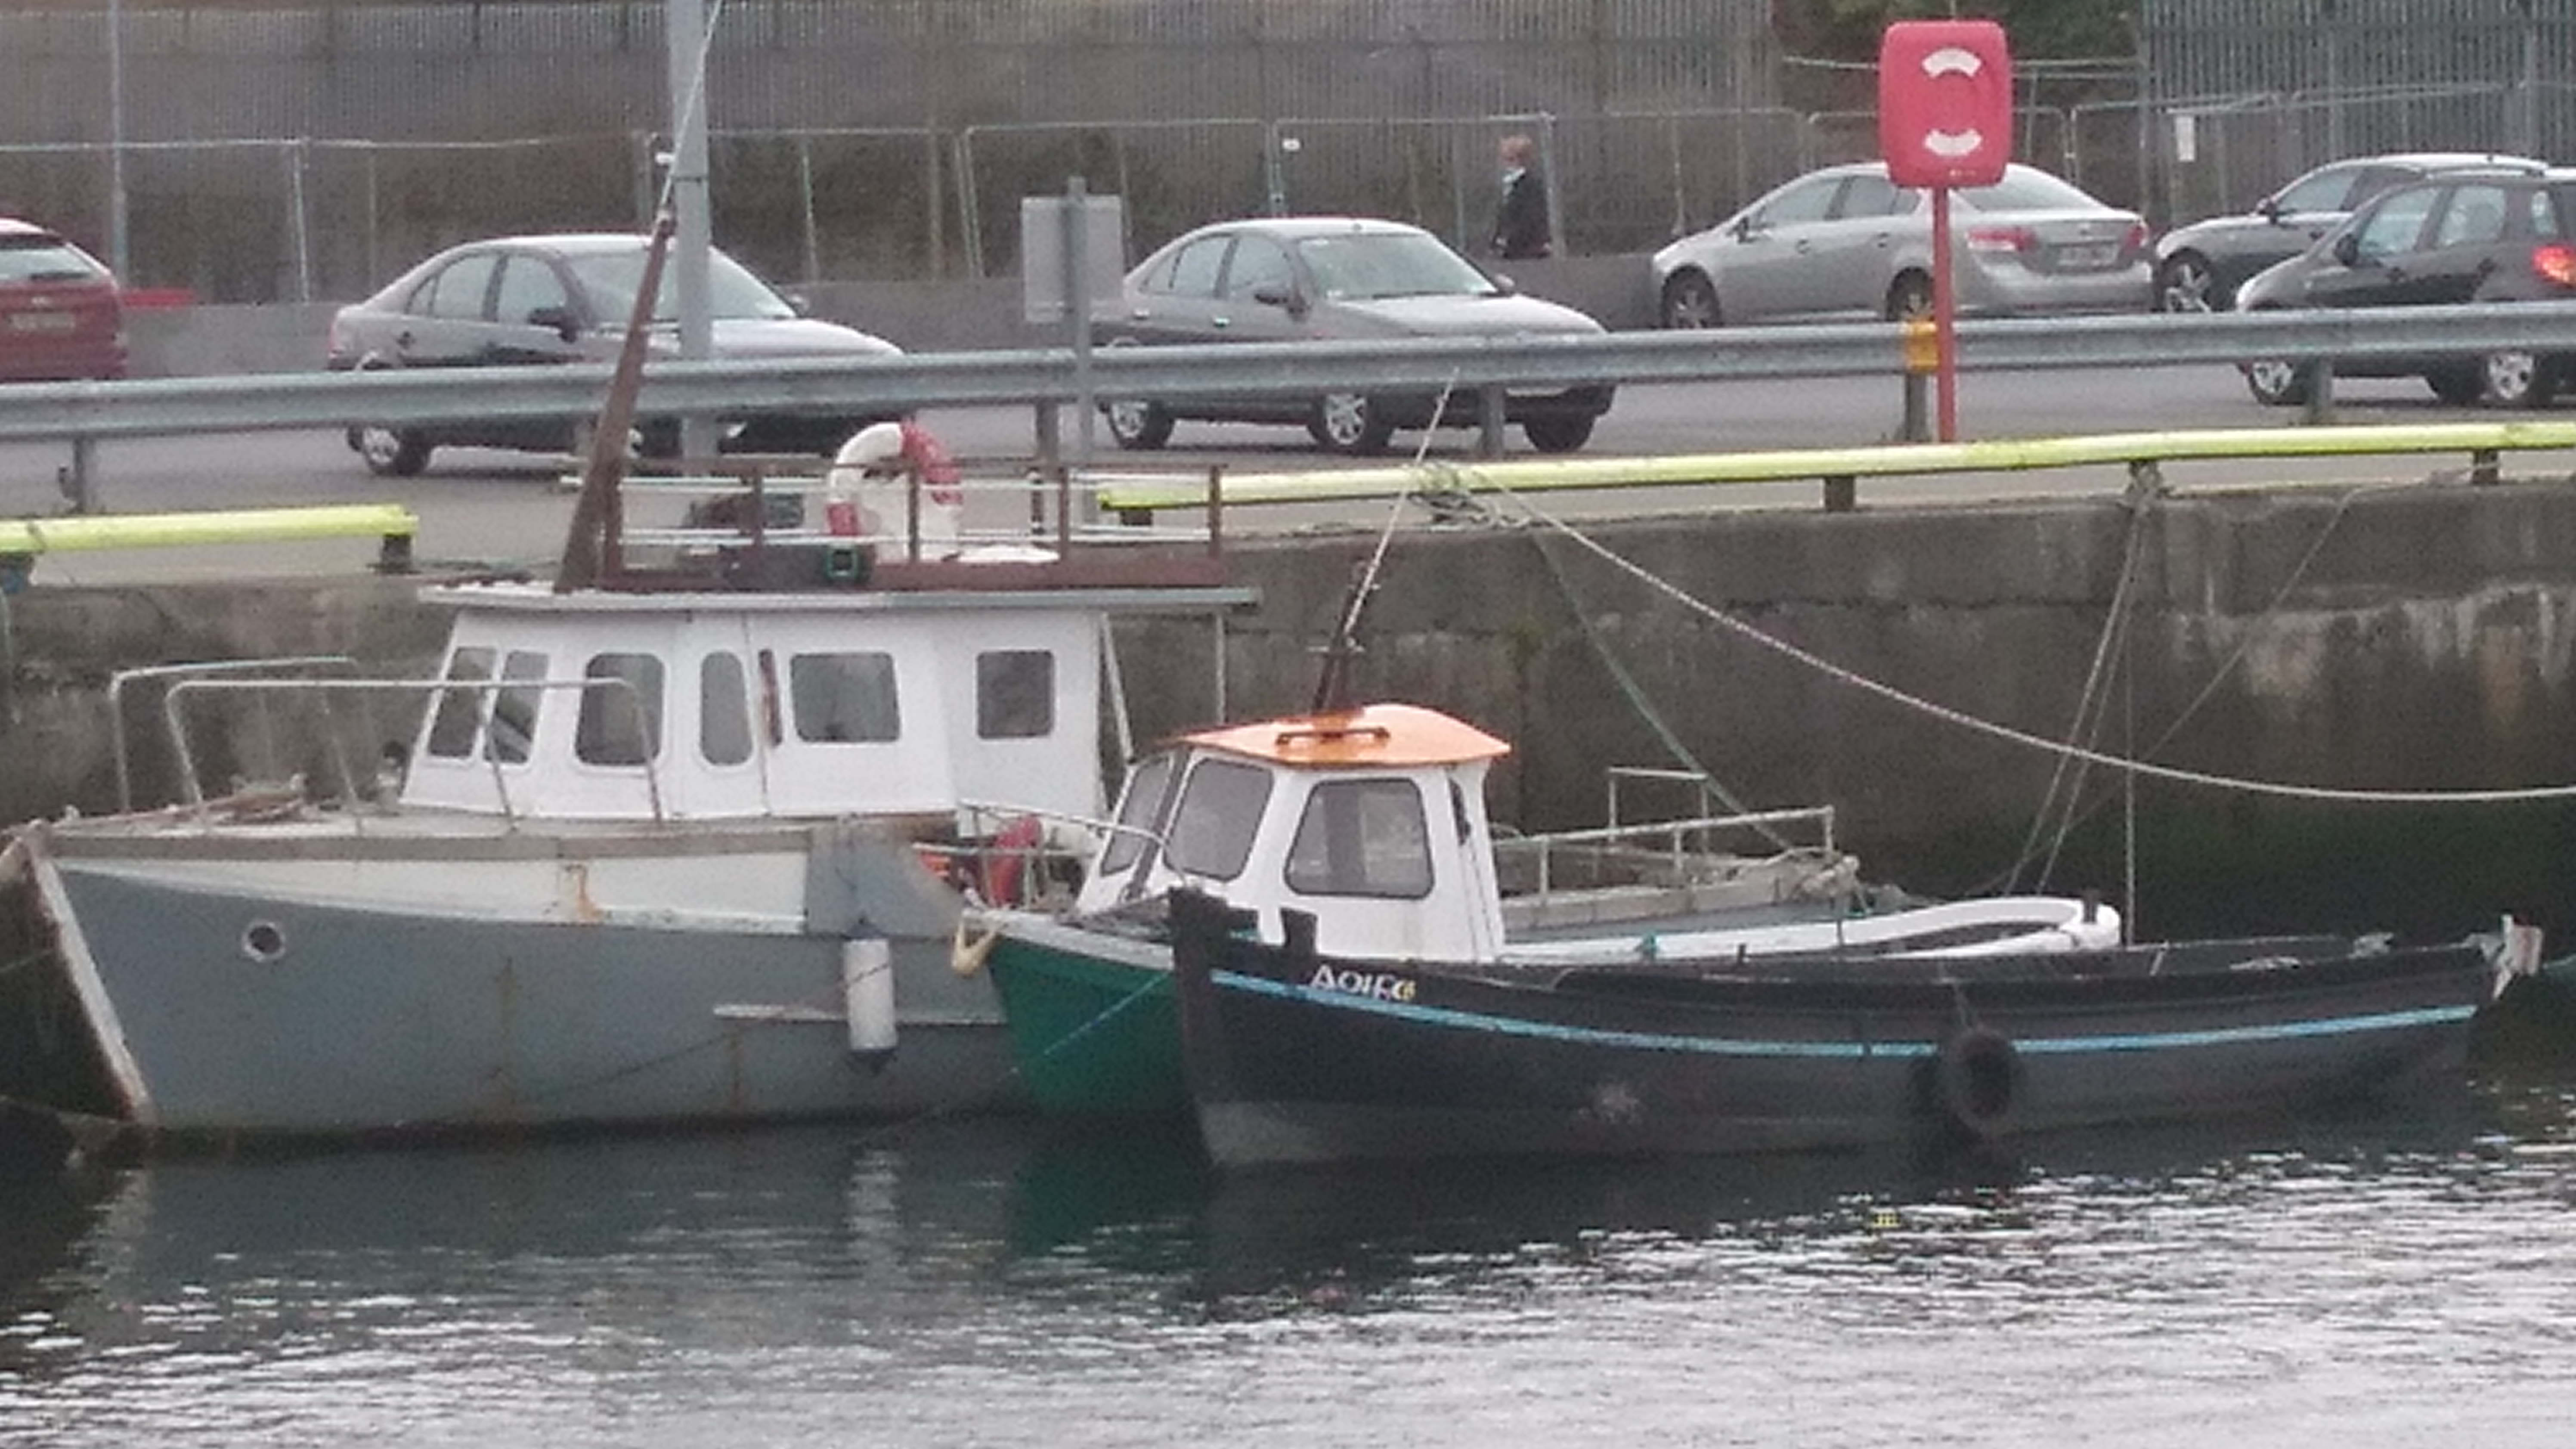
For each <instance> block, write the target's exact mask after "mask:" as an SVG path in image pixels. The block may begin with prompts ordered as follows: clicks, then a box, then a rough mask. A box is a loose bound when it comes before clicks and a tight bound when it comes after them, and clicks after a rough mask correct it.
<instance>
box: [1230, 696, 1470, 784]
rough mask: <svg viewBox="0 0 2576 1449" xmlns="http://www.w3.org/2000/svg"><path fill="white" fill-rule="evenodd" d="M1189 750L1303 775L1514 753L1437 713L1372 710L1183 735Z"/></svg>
mask: <svg viewBox="0 0 2576 1449" xmlns="http://www.w3.org/2000/svg"><path fill="white" fill-rule="evenodd" d="M1181 741H1182V743H1184V744H1192V745H1199V746H1203V747H1205V748H1207V749H1212V750H1223V751H1225V752H1227V753H1229V754H1236V755H1243V756H1247V757H1249V758H1251V759H1255V760H1266V761H1269V762H1270V763H1272V764H1275V765H1285V766H1288V767H1291V768H1301V769H1317V768H1322V769H1353V768H1366V767H1372V766H1376V767H1387V766H1406V765H1457V764H1464V763H1466V762H1468V761H1470V760H1490V759H1495V758H1497V757H1500V756H1503V755H1507V754H1510V753H1511V750H1512V747H1511V746H1510V745H1507V744H1505V743H1503V742H1502V741H1501V740H1498V739H1496V738H1494V737H1493V736H1492V735H1489V734H1487V733H1485V732H1484V731H1483V730H1480V729H1478V728H1476V727H1475V726H1474V725H1471V724H1468V723H1467V722H1465V721H1464V720H1457V719H1452V718H1450V717H1449V716H1447V715H1445V714H1442V713H1440V712H1439V711H1438V710H1431V709H1424V708H1422V707H1421V706H1419V705H1412V704H1370V705H1362V706H1361V707H1359V708H1358V709H1351V710H1341V711H1338V712H1336V713H1332V714H1309V715H1289V716H1287V717H1285V718H1282V719H1269V720H1261V721H1258V722H1257V723H1253V724H1240V725H1224V726H1220V727H1219V728H1216V729H1210V730H1201V731H1198V732H1197V733H1195V734H1187V735H1183V736H1181Z"/></svg>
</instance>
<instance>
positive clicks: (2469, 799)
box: [1486, 479, 2576, 805]
mask: <svg viewBox="0 0 2576 1449" xmlns="http://www.w3.org/2000/svg"><path fill="white" fill-rule="evenodd" d="M1486 486H1488V487H1491V488H1493V489H1495V490H1496V491H1497V492H1500V493H1502V494H1503V495H1504V496H1505V497H1508V498H1510V499H1511V500H1512V501H1513V502H1514V503H1515V504H1516V505H1518V506H1519V507H1520V508H1521V509H1522V510H1524V511H1525V512H1527V513H1528V515H1529V516H1530V517H1531V518H1532V519H1534V520H1536V521H1537V522H1538V523H1540V524H1542V525H1544V526H1546V527H1548V528H1551V529H1554V530H1555V531H1557V532H1558V533H1561V534H1564V535H1565V536H1566V537H1567V538H1569V539H1571V540H1573V541H1574V543H1575V544H1576V545H1577V546H1578V547H1581V548H1583V549H1584V550H1586V551H1587V552H1589V553H1591V554H1593V555H1594V556H1596V557H1598V558H1600V559H1601V560H1602V561H1603V562H1604V563H1607V564H1609V565H1610V566H1611V567H1612V568H1615V569H1617V570H1619V571H1620V572H1621V573H1624V574H1627V575H1628V576H1629V577H1631V578H1633V579H1635V580H1637V581H1638V582H1639V583H1641V584H1644V585H1645V586H1646V587H1647V588H1649V589H1652V590H1653V591H1655V592H1656V593H1659V594H1662V595H1663V596H1665V597H1666V598H1669V599H1671V600H1672V601H1673V602H1675V603H1677V604H1679V605H1681V606H1682V607H1683V608H1686V609H1688V610H1690V611H1691V612H1692V613H1695V614H1697V615H1699V616H1700V617H1702V618H1704V619H1706V620H1708V621H1709V622H1710V623H1712V624H1715V625H1716V626H1718V627H1719V628H1721V629H1724V630H1726V631H1727V632H1729V633H1732V634H1734V635H1736V636H1737V637H1739V638H1741V639H1744V640H1746V641H1747V642H1749V643H1752V644H1754V645H1757V646H1758V647H1760V648H1763V649H1767V650H1770V651H1771V652H1772V653H1775V654H1778V655H1780V656H1782V657H1783V658H1786V659H1789V660H1792V661H1794V662H1796V663H1798V664H1802V665H1804V666H1806V667H1807V668H1809V669H1813V670H1815V671H1816V672H1818V673H1820V674H1822V675H1824V676H1825V677H1827V678H1829V679H1833V680H1836V681H1838V682H1840V683H1843V684H1847V685H1849V686H1851V687H1852V688H1854V689H1858V690H1861V691H1863V692H1864V693H1868V694H1872V695H1875V696H1877V697H1878V698H1880V699H1884V700H1886V701H1888V702H1889V703H1891V704H1896V705H1899V706H1902V707H1903V708H1906V709H1910V710H1913V711H1915V712H1917V713H1919V714H1924V715H1928V716H1930V717H1931V718H1934V719H1937V720H1940V721H1942V722H1943V723H1945V724H1951V725H1955V726H1957V727H1959V728H1961V729H1964V730H1968V731H1971V732H1973V733H1976V734H1981V735H1985V736H1987V737H1988V738H1990V739H1996V740H2001V741H2003V742H2005V743H2007V744H2013V745H2019V746H2021V747H2023V748H2026V749H2031V750H2037V751H2040V752H2042V753H2047V754H2062V755H2069V756H2073V757H2075V758H2078V759H2081V760H2083V761H2085V762H2087V763H2089V764H2094V765H2099V766H2101V767H2103V768H2104V769H2110V770H2120V771H2125V772H2127V773H2129V774H2132V775H2142V776H2145V777H2147V778H2150V779H2158V780H2169V781H2172V782H2174V783H2177V784H2184V785H2200V786H2206V787H2209V788H2213V789H2222V790H2236V791H2241V792H2244V793H2246V794H2253V795H2269V796H2276V797H2280V798H2283V799H2292V800H2331V801H2338V802H2342V803H2347V804H2396V805H2497V804H2511V803H2521V802H2530V801H2543V800H2568V799H2576V785H2534V786H2522V787H2517V788H2513V789H2467V790H2365V789H2352V788H2346V787H2337V786H2326V785H2299V784H2292V783H2289V782H2286V781H2280V780H2258V779H2253V778H2251V777H2248V776H2243V775H2225V774H2219V773H2217V772H2215V771H2208V770H2187V769H2182V768H2180V767H2178V766H2173V765H2159V764H2156V763H2154V762H2152V761H2149V760H2143V759H2137V758H2133V757H2131V756H2128V755H2119V754H2112V753H2109V752H2107V751H2103V750H2097V749H2092V748H2089V747H2087V746H2083V745H2078V744H2073V743H2061V742H2059V741H2056V740H2051V739H2045V738H2043V737H2041V736H2038V735H2034V734H2031V733H2030V732H2028V731H2027V730H2020V729H2015V728H2013V727H2012V726H2010V725H2004V724H1998V723H1996V722H1994V721H1992V720H1987V719H1981V718H1979V717H1977V716H1975V715H1972V714H1969V713H1967V712H1965V711H1963V710H1957V709H1952V708H1950V707H1949V706H1947V705H1943V704H1937V703H1935V702H1933V701H1931V700H1928V699H1923V698H1920V697H1918V696H1915V695H1911V694H1908V693H1906V692H1905V691H1903V690H1901V689H1898V688H1896V687H1894V686H1893V685H1889V684H1884V683H1881V682H1880V681H1878V680H1876V679H1872V678H1870V677H1869V676H1867V675H1864V674H1860V673H1858V672H1856V671H1853V670H1850V669H1846V668H1844V667H1843V666H1842V665H1839V664H1836V663H1834V662H1833V661H1832V660H1829V659H1826V658H1823V657H1822V656H1820V655H1817V654H1815V653H1813V652H1811V651H1809V650H1806V649H1802V648H1800V647H1799V646H1797V645H1795V644H1792V643H1790V642H1788V641H1787V640H1785V639H1778V638H1774V637H1773V636H1771V635H1769V634H1766V633H1764V632H1763V631H1762V630H1760V629H1758V628H1755V627H1754V626H1753V625H1751V624H1748V623H1745V622H1744V621H1742V620H1740V619H1737V618H1736V617H1735V616H1733V615H1731V614H1729V613H1727V612H1726V611H1725V610H1723V609H1719V608H1717V607H1715V606H1714V605H1711V604H1707V603H1703V602H1702V601H1700V600H1699V599H1696V598H1693V597H1692V596H1691V595H1690V594H1688V593H1686V592H1684V591H1683V590H1681V589H1680V588H1677V587H1675V586H1674V585H1672V584H1670V583H1668V582H1666V581H1665V580H1663V579H1661V578H1658V577H1657V576H1656V575H1655V574H1654V573H1652V572H1651V571H1649V570H1648V569H1646V568H1645V567H1644V566H1642V565H1640V564H1637V563H1635V562H1633V561H1631V560H1630V559H1628V558H1627V557H1625V556H1623V555H1621V554H1619V553H1618V552H1616V551H1614V550H1612V549H1611V548H1610V547H1609V546H1608V545H1606V544H1603V543H1602V542H1600V541H1599V540H1597V539H1595V538H1593V537H1591V536H1590V535H1588V534H1586V533H1584V532H1583V531H1582V530H1580V529H1578V528H1576V527H1574V526H1573V525H1572V524H1569V523H1567V522H1565V521H1564V520H1562V519H1560V518H1557V517H1556V516H1555V515H1553V514H1551V513H1549V512H1547V511H1546V510H1545V509H1542V508H1540V507H1538V506H1537V505H1536V504H1534V503H1531V502H1530V501H1529V500H1528V499H1527V498H1525V497H1523V496H1521V495H1520V494H1518V493H1515V492H1513V491H1512V490H1511V489H1509V488H1508V487H1506V486H1504V485H1503V484H1501V483H1498V482H1495V481H1493V480H1491V479H1487V480H1486ZM2410 486H2411V485H2410ZM2242 653H2243V650H2242V649H2240V650H2239V651H2238V653H2237V654H2236V655H2235V656H2232V657H2231V660H2230V665H2231V666H2232V665H2233V663H2234V660H2235V659H2236V658H2241V657H2242ZM2214 687H2215V681H2213V683H2212V686H2211V688H2213V689H2214ZM2206 697H2207V691H2204V693H2203V696H2202V698H2203V699H2205V698H2206ZM2197 703H2199V701H2197V700H2196V701H2195V705H2196V704H2197ZM2171 737H2172V736H2171V733H2170V732H2168V733H2167V734H2166V735H2165V736H2164V737H2163V738H2164V739H2170V738H2171ZM2161 742H2162V741H2161V740H2160V741H2159V743H2161Z"/></svg>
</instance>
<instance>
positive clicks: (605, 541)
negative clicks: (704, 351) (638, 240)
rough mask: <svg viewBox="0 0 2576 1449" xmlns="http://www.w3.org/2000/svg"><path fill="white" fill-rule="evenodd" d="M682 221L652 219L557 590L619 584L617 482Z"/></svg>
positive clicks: (665, 216) (666, 213) (669, 216)
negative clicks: (665, 266)
mask: <svg viewBox="0 0 2576 1449" xmlns="http://www.w3.org/2000/svg"><path fill="white" fill-rule="evenodd" d="M677 227H678V219H677V218H676V217H675V216H674V215H673V213H672V212H671V210H670V208H668V207H665V208H663V210H662V213H661V214H660V215H659V216H656V217H655V218H654V219H653V236H652V241H651V243H650V244H649V245H648V246H646V247H645V249H644V276H643V280H642V281H640V282H638V283H637V284H636V288H635V306H634V308H633V309H632V310H631V312H630V313H629V315H628V317H627V319H626V337H625V340H624V341H623V342H622V343H621V344H620V345H619V347H618V349H617V371H616V372H615V373H614V374H613V375H611V376H610V378H609V380H608V401H607V402H606V403H604V404H602V405H601V407H600V410H599V421H598V424H597V426H595V427H594V428H593V429H592V430H591V435H590V456H589V457H588V458H586V459H584V460H583V464H582V473H581V496H580V497H579V498H577V499H575V500H574V502H573V508H572V522H571V523H570V524H569V525H568V526H567V527H566V529H565V531H564V551H563V561H562V562H560V563H558V564H557V565H555V592H556V593H558V594H568V593H571V592H572V591H574V590H576V589H587V588H595V587H597V586H598V585H599V584H601V583H602V582H615V581H616V579H617V578H618V577H619V576H620V575H621V574H623V573H624V572H625V558H624V545H623V542H622V536H623V533H624V518H623V509H622V508H621V507H620V502H621V500H620V496H619V486H620V485H621V484H622V483H623V482H624V481H625V477H626V437H627V434H628V433H630V432H632V431H633V430H634V427H635V394H636V391H637V389H639V388H640V387H641V386H642V385H643V381H644V354H645V352H646V351H647V349H648V348H649V347H650V345H651V342H652V336H651V334H652V330H653V313H654V310H655V306H654V304H655V302H656V300H657V299H658V298H659V297H660V295H661V291H662V261H663V258H664V257H666V256H668V255H669V254H670V250H671V236H672V233H673V232H674V231H675V230H676V229H677Z"/></svg>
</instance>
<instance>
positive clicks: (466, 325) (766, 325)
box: [327, 232, 902, 477]
mask: <svg viewBox="0 0 2576 1449" xmlns="http://www.w3.org/2000/svg"><path fill="white" fill-rule="evenodd" d="M649 245H650V238H648V237H646V236H644V235H641V234H636V233H626V232H579V233H563V234H557V235H545V236H516V237H499V238H495V239H493V240H489V241H476V242H467V243H465V244H464V245H462V246H456V247H451V248H449V249H448V250H446V251H443V252H440V253H439V254H438V255H436V256H433V257H431V258H429V259H428V260H427V261H424V262H422V263H420V264H419V265H417V266H415V267H413V268H412V269H411V270H409V271H407V272H405V273H403V274H402V275H401V276H400V277H397V278H395V279H394V280H393V282H391V283H390V284H388V285H387V286H386V287H385V288H384V289H383V290H381V291H379V292H377V293H376V294H375V295H374V296H372V297H369V298H368V299H366V300H365V301H363V302H354V303H351V304H350V305H348V306H346V307H343V308H341V309H340V310H339V312H338V313H337V314H335V315H334V316H333V317H332V319H331V340H330V353H329V357H328V359H327V361H328V365H329V366H330V367H331V368H332V369H333V370H335V371H356V370H366V369H372V368H388V367H489V366H497V365H505V364H521V365H525V364H532V363H557V362H608V361H612V360H614V359H615V358H616V356H617V351H618V348H619V347H620V346H621V345H622V344H623V342H624V339H625V336H626V324H627V320H628V319H629V318H630V317H632V316H633V315H634V310H635V291H636V288H638V287H639V286H641V285H642V284H643V280H644V260H645V252H646V250H647V248H648V247H649ZM676 289H677V279H676V278H675V276H674V275H673V273H672V272H671V271H670V270H668V269H667V268H666V269H665V270H664V272H663V274H662V285H661V287H660V289H659V295H658V296H657V297H656V298H655V299H654V312H653V335H652V337H651V339H650V341H651V344H652V347H653V351H654V354H655V355H659V356H673V357H676V356H678V355H679V350H680V343H679V325H678V317H679V309H678V302H677V290H676ZM707 310H708V312H709V314H710V316H711V318H712V321H713V333H714V335H713V341H712V345H711V348H710V355H711V356H714V357H719V358H751V357H818V356H819V357H845V358H849V359H851V360H853V361H861V360H865V359H870V358H878V357H891V356H896V355H898V354H900V352H901V351H902V349H900V348H898V347H896V346H895V345H894V344H893V343H891V342H888V341H886V340H884V339H883V338H880V337H874V336H871V335H869V334H868V333H865V332H861V331H858V330H857V329H855V328H850V327H844V326H841V325H840V324H838V323H835V322H825V321H822V320H820V319H818V318H813V317H807V316H804V315H802V313H801V310H800V309H799V308H798V307H797V305H796V304H795V303H793V302H791V301H790V300H788V299H787V298H786V297H783V296H781V295H779V293H778V292H777V291H775V290H774V289H772V288H771V287H770V285H769V284H768V283H766V282H764V281H762V280H761V279H760V278H759V277H757V276H755V275H753V274H752V273H751V271H750V270H749V269H748V268H746V267H744V266H743V265H742V264H741V263H739V262H737V261H735V260H734V259H733V258H731V257H729V256H726V255H725V254H724V253H723V252H721V251H715V250H712V249H711V250H710V251H709V254H708V257H707ZM881 420H882V419H880V418H879V417H876V416H873V415H871V416H867V417H850V416H840V415H835V414H826V413H815V412H805V411H796V410H788V409H781V410H779V411H777V412H761V413H753V414H750V415H747V416H743V417H735V418H725V419H720V420H719V424H720V427H721V429H722V434H723V435H722V438H721V439H720V441H719V444H718V446H719V447H720V448H722V449H723V450H724V451H727V452H811V453H828V452H830V451H832V449H834V448H836V447H838V446H839V445H840V444H841V442H842V441H843V440H844V439H846V438H848V437H849V436H850V435H851V434H852V433H855V432H857V431H858V430H859V429H860V428H863V427H865V426H867V425H868V424H869V423H872V422H877V421H881ZM639 431H640V432H641V435H642V437H641V443H642V451H643V452H644V453H645V454H646V455H647V456H669V455H671V454H673V453H676V452H677V451H678V449H679V424H678V422H677V420H675V419H670V418H655V419H647V420H645V422H644V424H643V426H642V427H641V429H640V430H639ZM580 432H581V430H580V429H579V428H578V427H577V426H575V425H573V424H570V423H565V422H561V421H553V420H547V419H534V420H530V419H519V418H495V417H481V418H458V419H455V420H453V421H450V422H444V423H437V424H430V425H417V426H407V427H401V428H386V427H364V428H352V429H350V430H349V446H350V447H351V448H354V449H356V450H357V452H358V455H359V456H360V457H362V458H364V459H365V460H366V464H367V467H368V468H369V469H371V470H372V471H374V472H377V473H380V474H386V475H391V476H397V477H400V476H408V475H411V474H414V473H418V472H419V471H421V469H423V468H424V467H426V466H428V464H429V458H430V454H431V452H432V450H434V449H436V448H439V447H442V446H455V447H481V448H519V449H526V450H529V451H534V452H568V451H579V449H580V447H581V444H582V442H583V439H582V437H581V436H580Z"/></svg>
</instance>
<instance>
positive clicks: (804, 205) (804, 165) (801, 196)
mask: <svg viewBox="0 0 2576 1449" xmlns="http://www.w3.org/2000/svg"><path fill="white" fill-rule="evenodd" d="M796 199H797V202H798V205H799V208H800V210H801V212H802V214H803V216H804V221H805V285H806V286H809V287H810V286H812V285H814V284H815V283H816V282H819V281H821V280H823V242H822V238H821V237H820V236H818V235H817V234H816V232H815V226H814V138H813V137H812V136H809V135H807V134H805V133H804V132H802V131H799V132H798V133H797V134H796Z"/></svg>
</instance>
